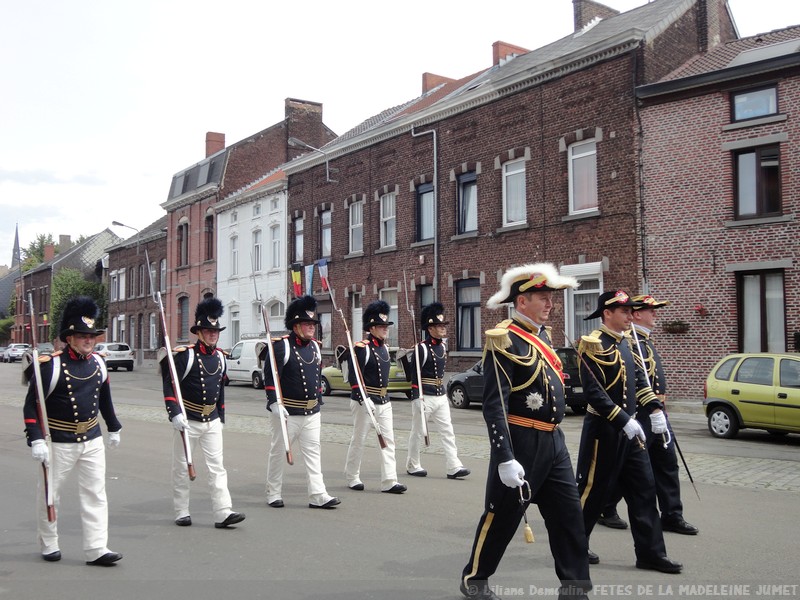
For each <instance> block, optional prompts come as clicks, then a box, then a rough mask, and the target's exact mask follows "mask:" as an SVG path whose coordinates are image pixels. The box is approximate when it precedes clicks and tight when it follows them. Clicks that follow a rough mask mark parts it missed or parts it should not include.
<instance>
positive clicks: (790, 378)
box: [779, 358, 800, 388]
mask: <svg viewBox="0 0 800 600" xmlns="http://www.w3.org/2000/svg"><path fill="white" fill-rule="evenodd" d="M779 385H780V386H781V387H791V388H800V361H797V360H794V359H793V358H782V359H781V363H780V381H779Z"/></svg>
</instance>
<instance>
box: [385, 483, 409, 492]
mask: <svg viewBox="0 0 800 600" xmlns="http://www.w3.org/2000/svg"><path fill="white" fill-rule="evenodd" d="M407 489H408V488H407V487H406V486H404V485H403V484H402V483H395V484H394V485H393V486H392V487H390V488H389V489H388V490H381V491H382V492H383V493H384V494H402V493H403V492H405V491H406V490H407Z"/></svg>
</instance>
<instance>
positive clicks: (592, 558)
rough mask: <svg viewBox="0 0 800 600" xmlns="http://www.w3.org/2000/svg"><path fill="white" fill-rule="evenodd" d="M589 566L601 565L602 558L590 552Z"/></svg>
mask: <svg viewBox="0 0 800 600" xmlns="http://www.w3.org/2000/svg"><path fill="white" fill-rule="evenodd" d="M589 564H590V565H599V564H600V557H599V556H597V554H595V553H594V552H592V551H591V550H589Z"/></svg>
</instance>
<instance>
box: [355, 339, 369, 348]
mask: <svg viewBox="0 0 800 600" xmlns="http://www.w3.org/2000/svg"><path fill="white" fill-rule="evenodd" d="M367 344H369V340H361V341H360V342H356V343H355V344H353V345H354V346H358V347H359V348H366V347H367Z"/></svg>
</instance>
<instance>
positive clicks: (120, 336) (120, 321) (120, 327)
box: [114, 315, 125, 342]
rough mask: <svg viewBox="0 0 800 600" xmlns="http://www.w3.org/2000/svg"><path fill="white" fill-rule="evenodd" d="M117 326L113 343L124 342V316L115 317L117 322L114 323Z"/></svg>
mask: <svg viewBox="0 0 800 600" xmlns="http://www.w3.org/2000/svg"><path fill="white" fill-rule="evenodd" d="M115 325H116V326H117V332H116V336H115V338H114V341H115V342H124V341H125V315H119V316H117V321H116V323H115Z"/></svg>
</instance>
